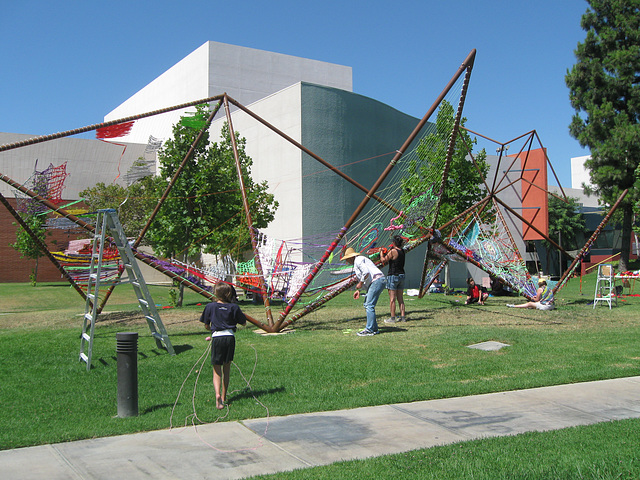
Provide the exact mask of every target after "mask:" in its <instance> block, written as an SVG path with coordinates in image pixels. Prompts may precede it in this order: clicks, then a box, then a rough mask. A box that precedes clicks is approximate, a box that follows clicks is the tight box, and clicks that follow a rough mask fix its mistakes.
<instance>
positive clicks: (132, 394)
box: [116, 332, 138, 417]
mask: <svg viewBox="0 0 640 480" xmlns="http://www.w3.org/2000/svg"><path fill="white" fill-rule="evenodd" d="M116 352H117V354H118V417H137V416H138V332H124V333H116Z"/></svg>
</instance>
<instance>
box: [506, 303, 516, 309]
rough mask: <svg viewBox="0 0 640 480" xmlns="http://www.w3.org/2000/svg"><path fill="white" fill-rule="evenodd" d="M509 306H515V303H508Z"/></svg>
mask: <svg viewBox="0 0 640 480" xmlns="http://www.w3.org/2000/svg"><path fill="white" fill-rule="evenodd" d="M507 307H512V308H513V307H515V305H514V304H513V303H507Z"/></svg>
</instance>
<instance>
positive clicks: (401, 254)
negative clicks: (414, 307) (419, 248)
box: [381, 235, 407, 323]
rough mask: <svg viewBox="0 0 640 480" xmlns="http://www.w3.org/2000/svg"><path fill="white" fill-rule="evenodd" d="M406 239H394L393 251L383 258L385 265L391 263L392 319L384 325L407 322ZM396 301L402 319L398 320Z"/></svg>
mask: <svg viewBox="0 0 640 480" xmlns="http://www.w3.org/2000/svg"><path fill="white" fill-rule="evenodd" d="M403 246H404V239H403V238H402V237H401V236H400V235H395V236H394V237H393V245H392V246H391V249H390V250H389V251H388V252H387V253H386V254H384V255H383V256H382V258H381V259H382V262H383V263H389V272H388V273H387V290H389V310H390V312H389V313H390V314H391V318H386V319H385V320H384V323H396V322H397V321H400V322H406V320H407V317H406V312H405V306H404V296H403V293H404V276H405V273H404V258H405V251H404V249H403V248H402V247H403ZM396 301H397V302H398V307H399V309H400V317H399V319H398V318H396Z"/></svg>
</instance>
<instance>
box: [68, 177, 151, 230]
mask: <svg viewBox="0 0 640 480" xmlns="http://www.w3.org/2000/svg"><path fill="white" fill-rule="evenodd" d="M157 182H158V179H157V178H155V177H144V178H142V179H140V180H138V181H137V182H135V183H133V184H131V185H129V186H128V187H123V186H122V185H118V184H116V183H110V184H108V185H106V184H104V183H102V182H100V183H97V184H96V185H95V186H93V187H90V188H87V189H85V190H83V191H81V192H80V197H81V198H83V199H84V201H85V203H86V204H87V206H88V207H89V209H90V210H91V211H96V210H101V209H106V208H113V209H115V210H116V211H117V212H118V218H119V219H120V223H121V224H122V228H123V230H124V232H125V235H127V237H133V238H135V237H137V236H138V234H139V233H140V231H142V228H143V227H144V225H145V224H146V223H147V220H148V218H149V215H150V214H151V212H152V211H153V208H154V207H155V205H156V203H157V202H158V198H157V195H156V190H157V189H156V186H155V184H156V183H157Z"/></svg>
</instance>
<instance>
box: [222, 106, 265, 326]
mask: <svg viewBox="0 0 640 480" xmlns="http://www.w3.org/2000/svg"><path fill="white" fill-rule="evenodd" d="M224 109H225V112H226V115H227V123H228V124H229V134H230V136H231V146H232V147H233V158H234V159H235V161H236V171H237V172H238V182H239V183H240V193H241V194H242V205H243V206H244V213H245V215H246V217H247V226H248V227H249V235H250V236H251V246H252V247H253V258H254V262H255V265H256V269H257V270H258V286H259V287H260V294H261V295H262V301H263V302H264V308H265V311H266V314H267V321H268V322H269V326H270V327H271V326H273V314H272V313H271V304H270V302H269V292H267V288H266V286H265V282H264V272H263V271H262V262H260V250H259V248H258V240H257V239H256V234H255V230H254V228H253V221H252V219H251V211H250V210H249V200H247V189H246V187H245V185H244V178H243V173H244V172H243V171H242V165H241V164H240V156H239V154H238V145H237V143H236V135H235V132H234V131H233V122H232V120H231V111H230V110H229V99H228V97H227V95H226V94H225V95H224Z"/></svg>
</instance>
